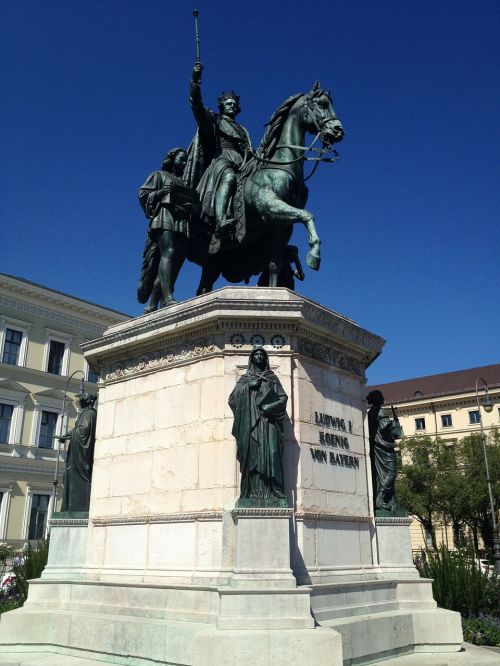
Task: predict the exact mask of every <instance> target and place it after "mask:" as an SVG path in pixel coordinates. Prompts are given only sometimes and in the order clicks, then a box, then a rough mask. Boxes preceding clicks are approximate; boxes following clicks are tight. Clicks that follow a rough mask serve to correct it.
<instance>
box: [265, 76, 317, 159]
mask: <svg viewBox="0 0 500 666" xmlns="http://www.w3.org/2000/svg"><path fill="white" fill-rule="evenodd" d="M324 94H326V95H328V97H330V91H329V90H324V89H323V88H320V85H319V81H316V83H315V84H314V86H313V88H312V90H311V92H309V93H298V95H292V96H291V97H289V98H288V99H286V100H285V101H284V102H283V104H281V105H280V106H279V107H278V108H277V109H276V111H275V112H274V113H273V115H272V117H271V120H270V121H269V122H267V123H266V124H265V127H267V130H266V133H265V134H264V136H263V137H262V141H261V142H260V146H259V148H258V151H257V152H258V154H260V155H261V156H262V157H265V158H267V159H270V158H272V156H273V155H274V153H275V152H276V148H277V146H278V141H279V138H280V136H281V130H282V129H283V125H284V124H285V121H286V119H287V118H288V114H289V113H290V110H291V108H292V107H293V105H294V104H295V102H296V101H297V100H298V99H299V98H300V97H308V98H309V99H314V98H315V97H320V96H321V95H324Z"/></svg>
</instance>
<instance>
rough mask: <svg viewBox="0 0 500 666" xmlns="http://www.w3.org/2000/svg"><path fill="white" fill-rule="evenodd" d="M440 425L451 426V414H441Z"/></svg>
mask: <svg viewBox="0 0 500 666" xmlns="http://www.w3.org/2000/svg"><path fill="white" fill-rule="evenodd" d="M441 425H442V426H443V428H451V426H452V425H453V422H452V420H451V414H441Z"/></svg>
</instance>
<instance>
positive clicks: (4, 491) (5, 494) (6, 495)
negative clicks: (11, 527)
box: [0, 486, 12, 539]
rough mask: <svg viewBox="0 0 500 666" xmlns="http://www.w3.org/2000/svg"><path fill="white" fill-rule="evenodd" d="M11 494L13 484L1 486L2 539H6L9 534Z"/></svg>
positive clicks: (0, 514)
mask: <svg viewBox="0 0 500 666" xmlns="http://www.w3.org/2000/svg"><path fill="white" fill-rule="evenodd" d="M11 494H12V486H9V487H7V488H5V487H4V488H0V539H5V538H6V536H7V523H8V520H9V508H10V496H11Z"/></svg>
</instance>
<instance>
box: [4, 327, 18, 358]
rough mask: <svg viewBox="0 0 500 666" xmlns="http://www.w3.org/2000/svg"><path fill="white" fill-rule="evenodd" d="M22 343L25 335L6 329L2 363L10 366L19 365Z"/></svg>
mask: <svg viewBox="0 0 500 666" xmlns="http://www.w3.org/2000/svg"><path fill="white" fill-rule="evenodd" d="M22 341H23V334H22V332H21V331H16V330H15V329H13V328H6V329H5V340H4V343H3V354H2V363H8V364H9V365H17V364H18V362H19V354H20V351H21V344H22Z"/></svg>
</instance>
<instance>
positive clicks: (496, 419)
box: [368, 364, 500, 550]
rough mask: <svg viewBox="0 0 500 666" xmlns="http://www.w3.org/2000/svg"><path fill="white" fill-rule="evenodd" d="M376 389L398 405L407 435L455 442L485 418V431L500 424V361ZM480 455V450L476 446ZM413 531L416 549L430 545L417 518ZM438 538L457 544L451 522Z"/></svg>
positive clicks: (440, 529)
mask: <svg viewBox="0 0 500 666" xmlns="http://www.w3.org/2000/svg"><path fill="white" fill-rule="evenodd" d="M476 382H477V391H478V396H479V402H480V409H478V405H477V397H476ZM486 386H487V388H488V394H489V396H490V398H491V401H492V403H493V409H492V411H491V412H486V411H485V410H484V408H483V406H482V405H483V402H484V398H485V395H486ZM374 388H377V389H379V390H380V391H382V393H383V395H384V398H385V404H386V405H393V406H394V407H396V408H397V412H398V416H399V420H400V422H401V425H402V427H403V431H404V434H405V437H415V436H419V435H421V436H428V437H433V438H437V437H439V438H440V439H441V440H442V441H443V442H444V443H445V444H448V445H449V446H453V444H455V443H456V442H457V441H458V440H459V439H461V438H462V437H466V436H467V435H471V434H476V433H479V432H480V429H481V420H482V424H483V430H484V433H485V435H486V436H488V434H489V433H490V432H491V431H492V429H493V428H499V427H500V364H496V365H487V366H482V367H479V368H469V369H467V370H458V371H456V372H445V373H442V374H439V375H430V376H427V377H416V378H414V379H406V380H403V381H399V382H391V383H388V384H381V385H378V386H372V387H369V389H368V390H371V389H374ZM478 455H482V453H481V452H480V451H478ZM411 530H412V548H413V549H415V550H417V549H420V548H421V547H423V546H424V545H426V544H427V545H431V544H430V537H429V535H427V534H425V531H424V529H423V527H422V525H421V524H420V523H419V522H418V521H417V520H413V522H412V527H411ZM436 537H437V540H438V542H441V543H445V544H446V545H448V546H450V547H452V546H453V535H452V530H451V526H448V525H439V526H438V527H437V529H436Z"/></svg>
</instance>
